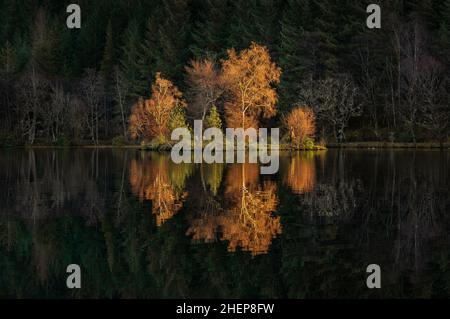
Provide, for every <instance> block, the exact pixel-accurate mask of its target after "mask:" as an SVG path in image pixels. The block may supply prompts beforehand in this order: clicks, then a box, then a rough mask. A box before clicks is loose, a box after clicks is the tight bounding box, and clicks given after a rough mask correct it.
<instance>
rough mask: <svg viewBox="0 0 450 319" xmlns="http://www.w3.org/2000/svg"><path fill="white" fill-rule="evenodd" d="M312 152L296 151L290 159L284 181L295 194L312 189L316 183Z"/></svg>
mask: <svg viewBox="0 0 450 319" xmlns="http://www.w3.org/2000/svg"><path fill="white" fill-rule="evenodd" d="M314 155H315V154H314V153H310V152H308V153H306V154H305V153H298V154H296V155H294V156H292V158H291V159H290V163H289V168H288V170H287V173H286V175H285V178H284V183H286V184H287V185H289V187H290V188H291V189H292V191H293V192H294V193H296V194H304V193H308V192H310V191H312V190H313V189H314V186H315V185H316V165H315V161H314Z"/></svg>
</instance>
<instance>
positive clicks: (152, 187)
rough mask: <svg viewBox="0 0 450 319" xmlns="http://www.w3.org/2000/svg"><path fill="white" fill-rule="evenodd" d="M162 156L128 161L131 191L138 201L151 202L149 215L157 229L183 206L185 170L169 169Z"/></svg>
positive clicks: (182, 167)
mask: <svg viewBox="0 0 450 319" xmlns="http://www.w3.org/2000/svg"><path fill="white" fill-rule="evenodd" d="M169 166H170V163H169V159H168V158H167V157H163V156H159V155H157V156H151V157H150V158H148V160H145V159H144V160H136V159H133V160H132V161H131V167H130V183H131V189H132V192H133V193H134V194H136V195H137V196H138V197H139V199H140V200H141V201H143V200H151V201H152V213H153V214H154V215H155V216H156V224H157V225H158V226H161V225H162V224H163V223H164V222H165V221H166V220H168V219H170V218H172V217H173V216H174V215H175V214H176V213H177V212H178V211H179V210H180V209H181V207H182V206H183V204H182V203H183V200H184V198H185V197H186V193H185V192H184V191H183V188H184V180H185V179H186V177H187V176H188V175H189V174H187V172H188V171H189V167H187V166H185V165H173V166H172V167H169Z"/></svg>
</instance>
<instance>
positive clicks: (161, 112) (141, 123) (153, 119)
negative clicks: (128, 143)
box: [129, 72, 186, 139]
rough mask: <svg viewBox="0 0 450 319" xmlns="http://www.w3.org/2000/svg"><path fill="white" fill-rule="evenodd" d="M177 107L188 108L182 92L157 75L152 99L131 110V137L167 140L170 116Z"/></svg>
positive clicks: (139, 103)
mask: <svg viewBox="0 0 450 319" xmlns="http://www.w3.org/2000/svg"><path fill="white" fill-rule="evenodd" d="M176 107H186V102H185V101H184V100H183V99H182V94H181V92H180V91H179V90H178V88H177V87H176V86H175V85H174V84H173V83H172V82H171V81H169V80H167V79H164V78H163V77H161V74H160V73H159V72H158V73H156V78H155V83H154V84H153V85H152V95H151V98H150V99H147V100H144V99H139V101H138V102H137V103H136V104H135V105H134V106H133V108H132V110H131V116H130V128H129V129H130V133H131V137H132V138H133V139H136V138H141V137H145V138H154V137H158V138H161V139H165V138H166V137H167V136H168V134H169V121H170V115H171V114H172V111H173V110H174V109H175V108H176Z"/></svg>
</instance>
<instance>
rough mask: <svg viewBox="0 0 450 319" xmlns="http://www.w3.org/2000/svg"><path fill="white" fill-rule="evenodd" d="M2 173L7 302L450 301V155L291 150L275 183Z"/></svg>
mask: <svg viewBox="0 0 450 319" xmlns="http://www.w3.org/2000/svg"><path fill="white" fill-rule="evenodd" d="M0 164H1V166H0V190H1V192H0V297H3V298H5V297H8V298H10V297H14V298H15V297H21V298H24V297H31V298H37V297H41V298H52V297H58V298H60V297H61V298H66V297H67V298H98V297H102V298H103V297H121V298H135V297H139V298H176V297H181V298H184V297H190V298H196V297H206V298H211V297H212V298H243V297H254V298H334V297H341V298H347V297H354V298H380V297H396V298H405V297H424V298H428V297H449V295H450V263H449V261H450V235H449V234H450V232H449V230H450V200H449V186H450V185H449V184H450V176H449V175H450V174H449V168H450V167H449V164H450V153H449V152H445V151H444V152H440V151H417V152H416V151H350V150H349V151H335V150H329V151H327V152H321V153H295V154H289V153H285V154H282V157H281V159H280V164H281V167H280V171H279V173H278V174H277V175H275V176H261V175H259V168H258V165H256V164H246V165H242V164H233V165H220V164H215V165H207V164H203V165H200V164H196V165H188V164H182V165H175V164H173V163H172V162H171V160H170V157H169V156H168V155H161V154H156V153H150V152H141V151H136V150H93V149H84V150H69V151H57V150H34V151H24V150H11V151H1V153H0ZM73 263H75V264H79V265H80V267H81V270H82V288H81V289H74V290H69V289H67V287H66V278H67V276H68V274H67V273H66V267H67V265H69V264H73ZM369 264H379V265H380V267H381V271H382V279H381V282H382V288H381V289H374V290H370V289H368V288H367V286H366V278H367V275H368V274H367V273H366V267H367V266H368V265H369Z"/></svg>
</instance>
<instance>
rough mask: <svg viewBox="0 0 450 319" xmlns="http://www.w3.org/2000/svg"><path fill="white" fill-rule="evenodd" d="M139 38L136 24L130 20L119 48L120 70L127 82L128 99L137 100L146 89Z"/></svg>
mask: <svg viewBox="0 0 450 319" xmlns="http://www.w3.org/2000/svg"><path fill="white" fill-rule="evenodd" d="M141 52H142V45H141V36H140V32H139V26H138V23H137V22H136V21H135V20H132V21H131V22H130V24H129V25H128V27H127V29H126V30H125V35H124V45H123V46H122V48H121V59H120V68H121V71H122V73H123V77H124V79H125V80H126V81H127V82H128V84H129V85H128V87H129V90H128V97H129V99H131V100H137V98H138V97H139V96H143V95H144V94H145V92H146V91H147V88H148V75H146V74H144V72H143V70H142V69H143V68H144V70H145V71H149V70H148V67H145V66H144V65H143V63H142V62H143V61H144V62H145V61H146V60H143V58H142V54H141Z"/></svg>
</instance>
